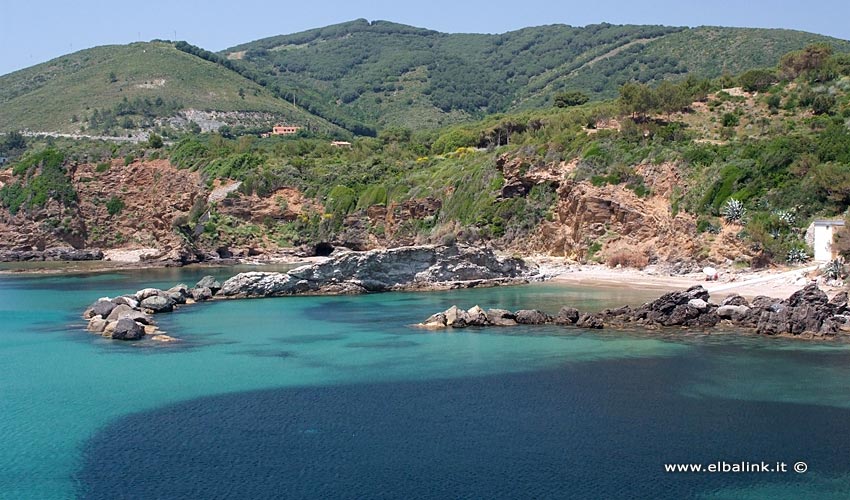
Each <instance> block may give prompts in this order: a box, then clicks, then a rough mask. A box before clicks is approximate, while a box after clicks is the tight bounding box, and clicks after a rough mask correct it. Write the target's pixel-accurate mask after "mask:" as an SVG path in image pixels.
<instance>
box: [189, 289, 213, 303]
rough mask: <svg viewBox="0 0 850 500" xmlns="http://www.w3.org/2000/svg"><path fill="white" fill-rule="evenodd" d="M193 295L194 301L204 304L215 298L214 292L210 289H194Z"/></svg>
mask: <svg viewBox="0 0 850 500" xmlns="http://www.w3.org/2000/svg"><path fill="white" fill-rule="evenodd" d="M191 293H192V300H193V301H195V302H203V301H205V300H209V299H211V298H212V297H213V293H212V290H210V289H209V288H193V289H192V291H191Z"/></svg>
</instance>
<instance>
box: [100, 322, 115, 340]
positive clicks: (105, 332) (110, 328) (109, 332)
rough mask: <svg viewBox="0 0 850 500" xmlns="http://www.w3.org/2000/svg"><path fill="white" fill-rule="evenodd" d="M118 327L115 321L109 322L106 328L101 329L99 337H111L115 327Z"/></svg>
mask: <svg viewBox="0 0 850 500" xmlns="http://www.w3.org/2000/svg"><path fill="white" fill-rule="evenodd" d="M116 326H118V322H117V321H110V322H108V323H107V324H106V328H104V329H103V332H101V335H103V336H104V337H112V333H113V332H114V331H115V327H116Z"/></svg>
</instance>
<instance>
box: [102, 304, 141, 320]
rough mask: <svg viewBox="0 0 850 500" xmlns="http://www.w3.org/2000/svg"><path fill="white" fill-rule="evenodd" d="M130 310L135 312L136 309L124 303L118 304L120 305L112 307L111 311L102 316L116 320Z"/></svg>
mask: <svg viewBox="0 0 850 500" xmlns="http://www.w3.org/2000/svg"><path fill="white" fill-rule="evenodd" d="M131 312H136V310H135V309H133V308H132V307H130V306H128V305H126V304H120V305H117V306H115V307H114V308H113V309H112V312H110V313H109V315H108V316H104V317H105V318H106V319H108V320H109V321H118V320H119V319H121V318H122V317H123V316H122V315H124V314H128V313H131Z"/></svg>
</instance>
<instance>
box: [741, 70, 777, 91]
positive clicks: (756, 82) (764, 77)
mask: <svg viewBox="0 0 850 500" xmlns="http://www.w3.org/2000/svg"><path fill="white" fill-rule="evenodd" d="M776 80H777V78H776V75H775V74H774V73H773V71H768V70H766V69H751V70H749V71H747V72H746V73H744V74H742V75H741V76H739V77H738V83H740V84H741V87H743V88H744V90H746V91H748V92H760V91H762V90H765V89H767V88H768V87H770V86H771V85H773V84H774V83H776Z"/></svg>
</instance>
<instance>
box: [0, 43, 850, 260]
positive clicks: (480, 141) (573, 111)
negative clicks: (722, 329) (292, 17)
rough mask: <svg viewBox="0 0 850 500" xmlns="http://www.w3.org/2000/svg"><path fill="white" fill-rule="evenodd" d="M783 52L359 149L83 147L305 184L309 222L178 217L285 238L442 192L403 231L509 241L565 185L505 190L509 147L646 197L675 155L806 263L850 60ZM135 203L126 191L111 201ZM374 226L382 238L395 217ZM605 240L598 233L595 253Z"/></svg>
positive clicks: (722, 202) (764, 252)
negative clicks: (728, 71) (652, 174)
mask: <svg viewBox="0 0 850 500" xmlns="http://www.w3.org/2000/svg"><path fill="white" fill-rule="evenodd" d="M386 29H394V28H392V27H386ZM421 35H422V34H421V33H418V32H413V33H410V34H409V36H421ZM473 38H475V37H473ZM304 43H309V41H306V42H304ZM269 50H271V49H269ZM777 61H778V64H777V65H776V66H774V67H764V68H757V69H749V70H747V71H744V72H742V73H741V74H739V75H737V76H732V75H721V76H719V77H716V78H713V79H701V78H698V77H696V76H694V75H688V76H687V77H686V78H684V79H682V80H680V81H679V82H677V83H673V82H668V81H663V82H660V83H657V84H655V83H641V82H640V81H633V82H627V83H626V84H624V85H622V86H621V87H620V88H619V90H618V98H617V100H609V101H603V102H592V101H591V102H586V97H587V95H586V94H584V93H582V92H577V91H571V90H564V91H560V92H559V93H558V94H557V95H556V99H555V100H554V102H553V103H552V104H551V105H549V106H548V107H545V108H538V109H533V110H523V111H515V112H512V113H507V114H502V113H495V114H490V115H488V116H486V117H484V118H482V119H481V120H478V121H474V122H467V123H462V124H456V125H452V126H448V127H442V128H439V129H432V128H428V127H420V128H416V129H411V128H405V127H398V126H395V127H385V128H383V129H382V130H381V131H380V132H378V134H377V136H376V137H359V138H356V139H354V140H353V141H352V145H351V147H350V148H349V147H334V146H333V145H331V143H330V141H329V140H327V139H324V138H316V137H302V136H295V137H269V138H257V137H251V136H242V137H235V136H229V134H221V133H204V134H187V135H185V136H184V137H183V138H182V139H180V140H179V141H176V142H175V143H174V144H173V145H172V146H168V147H166V146H164V145H163V143H162V141H161V140H157V139H159V138H158V137H154V138H152V140H151V141H150V142H149V143H148V144H146V145H139V146H132V145H124V146H120V147H119V146H114V145H113V146H104V145H103V143H96V144H97V146H96V148H95V146H94V144H95V143H92V146H91V147H92V148H95V149H92V150H91V151H82V150H73V149H70V150H67V155H68V156H69V157H75V158H80V157H85V158H87V159H89V160H91V159H92V158H94V161H101V160H104V159H107V158H121V157H122V156H126V157H127V158H130V159H131V160H132V158H140V157H147V158H151V157H159V156H160V155H168V157H170V159H171V161H172V163H174V164H175V165H176V166H177V167H178V168H185V169H193V170H197V171H199V172H201V173H202V178H203V179H204V180H205V181H206V182H208V183H209V185H212V183H213V182H214V181H215V180H216V179H232V180H238V181H241V182H242V184H241V187H240V190H239V191H240V192H239V193H235V194H233V195H232V196H245V195H257V196H260V197H269V196H272V195H273V194H274V193H275V192H276V191H277V190H278V189H280V188H282V187H294V188H297V189H298V190H299V191H300V192H301V193H302V194H303V195H304V196H305V197H306V198H307V199H310V200H314V201H315V203H311V204H308V205H305V208H304V211H303V212H302V213H301V214H300V215H299V216H298V217H297V218H296V219H295V220H290V221H276V220H271V219H270V220H267V221H265V222H264V223H263V224H262V226H260V225H257V224H247V223H244V222H243V221H240V220H235V219H232V218H230V217H229V216H227V215H225V214H224V213H220V212H219V210H218V209H217V208H216V206H214V205H213V206H209V207H207V206H204V204H203V203H202V202H201V203H200V204H199V205H198V206H196V207H195V208H193V210H192V212H191V213H190V214H189V215H188V216H186V217H184V218H182V219H180V220H177V221H175V225H174V226H175V229H176V230H178V231H180V232H181V233H182V234H183V235H184V236H185V237H186V238H187V240H192V239H197V240H199V241H207V242H210V243H214V242H216V241H221V239H222V238H225V237H231V236H233V235H240V234H241V235H259V234H264V235H267V236H268V237H269V238H270V239H272V240H274V241H277V242H278V243H280V244H282V245H290V244H300V243H309V242H312V243H315V242H317V241H332V240H335V239H338V238H345V237H346V236H345V233H346V231H348V230H349V227H348V226H347V222H346V221H347V220H348V219H350V218H351V217H354V218H355V219H358V220H364V218H365V211H366V210H367V209H369V208H371V207H374V206H384V207H388V208H389V207H392V206H397V205H398V204H400V203H405V202H408V201H411V200H423V199H432V200H436V202H438V203H434V204H433V206H437V207H439V208H438V210H437V211H436V212H435V213H434V214H433V215H430V216H427V217H422V218H419V219H415V220H411V221H407V222H406V223H405V224H406V226H405V227H402V228H399V229H398V231H399V233H397V234H396V236H398V234H402V235H407V236H411V237H413V236H420V237H421V239H425V240H430V241H451V240H454V239H459V240H463V241H470V242H475V241H480V240H482V239H483V240H490V241H495V242H497V244H500V245H506V246H509V245H510V244H511V243H512V242H517V241H522V240H523V239H524V238H527V237H528V235H529V233H530V232H531V231H532V230H533V229H534V228H535V227H537V226H538V224H539V223H540V222H541V221H543V220H547V219H549V220H551V219H553V217H554V203H555V200H556V193H555V186H554V185H553V184H550V183H543V184H539V185H535V186H533V187H532V188H530V189H529V192H528V193H526V194H525V195H523V196H514V197H502V196H501V193H500V190H501V188H502V186H503V184H504V179H503V177H502V174H501V172H500V171H499V169H497V168H496V161H495V160H496V158H497V157H498V156H501V155H508V156H510V157H513V158H520V159H522V160H523V161H524V162H527V163H528V164H531V163H539V162H543V163H548V164H559V163H560V162H574V164H575V165H576V167H575V170H574V171H573V173H572V174H571V175H572V176H573V177H574V178H575V179H576V180H586V181H588V182H590V183H592V184H594V185H597V186H601V185H612V184H613V185H621V186H623V188H625V189H628V190H631V191H632V192H634V193H635V195H637V196H639V197H648V196H652V195H653V194H654V193H652V192H651V187H649V186H651V183H649V182H647V179H644V178H643V177H641V175H640V174H639V173H638V171H639V170H638V169H637V168H636V167H637V166H638V165H645V164H660V163H663V162H668V163H671V164H674V165H676V166H677V167H676V168H677V169H678V173H679V175H680V176H681V178H682V183H681V185H680V186H677V187H676V189H675V190H674V193H673V194H672V195H671V196H670V199H669V200H668V201H669V203H670V210H671V212H672V213H674V214H675V213H677V212H680V211H685V212H687V213H690V214H693V215H694V216H695V217H696V222H697V229H698V231H700V232H703V233H706V234H710V233H715V232H718V231H719V230H720V228H721V227H727V228H729V227H732V228H734V230H735V231H736V232H737V237H738V238H739V239H741V240H742V241H745V242H746V243H747V245H748V246H749V247H750V249H751V250H752V252H753V253H755V254H757V255H758V257H759V259H758V260H757V262H760V263H764V262H769V261H799V260H803V259H805V257H806V255H805V249H804V245H803V242H802V236H803V230H804V228H805V227H806V226H807V225H808V223H809V222H810V221H811V219H812V218H813V217H820V216H838V215H841V214H843V213H844V212H845V211H846V209H847V207H848V205H850V129H848V119H850V58H848V56H847V55H846V54H844V53H840V52H837V51H835V50H834V48H832V47H830V46H826V45H822V44H815V45H810V46H807V47H804V48H801V49H800V50H797V51H793V52H791V53H789V54H787V55H785V56H784V57H782V58H781V60H780V58H777ZM729 87H743V88H745V89H750V90H752V91H754V93H747V92H741V91H736V90H733V89H729ZM723 89H726V90H723ZM128 103H132V101H128ZM16 140H17V138H16ZM34 150H36V151H44V149H43V148H42V149H39V148H34ZM48 151H49V150H48ZM52 154H53V153H50V155H52ZM50 158H52V156H50ZM48 159H49V158H48V157H37V155H35V154H30V155H28V156H25V157H24V159H23V160H22V161H20V162H18V163H16V164H15V172H16V175H17V176H18V178H19V180H18V181H17V182H16V183H15V184H10V185H9V186H7V187H6V188H4V191H3V204H4V205H5V206H7V207H9V208H10V209H13V208H14V210H19V209H20V208H21V207H26V206H32V202H31V201H28V200H36V202H37V201H38V200H40V199H41V198H38V197H37V196H36V193H35V192H33V191H31V192H29V193H28V194H26V196H24V195H22V194H21V193H22V191H21V190H22V189H37V190H39V192H43V191H40V190H41V188H39V187H38V184H34V183H33V182H32V181H33V180H34V176H36V175H45V173H47V174H48V175H52V174H51V172H54V173H55V172H56V171H55V169H53V167H48V168H45V166H46V165H49V164H51V162H50V161H48ZM36 165H38V167H37V168H34V166H36ZM51 178H54V179H55V180H58V179H59V177H56V176H54V177H51ZM10 186H16V187H10ZM27 186H33V187H27ZM55 192H56V193H62V191H61V190H59V189H55ZM62 196H64V195H62ZM63 199H65V200H69V199H72V197H71V196H70V195H68V196H64V198H63ZM280 203H283V201H281V202H280ZM122 209H123V207H121V206H119V204H118V203H117V202H115V203H112V205H111V208H110V209H109V210H110V212H115V213H118V212H120V211H121V210H122ZM370 224H371V223H370ZM199 228H200V229H199ZM362 230H363V231H365V232H367V233H369V234H372V235H374V236H377V237H382V236H384V235H385V231H386V230H387V228H385V227H383V226H382V225H380V224H378V225H375V226H371V225H368V226H367V227H363V228H362ZM601 245H602V243H601V242H592V245H591V249H589V250H596V251H598V249H599V248H600V247H601ZM589 253H592V252H589Z"/></svg>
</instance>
